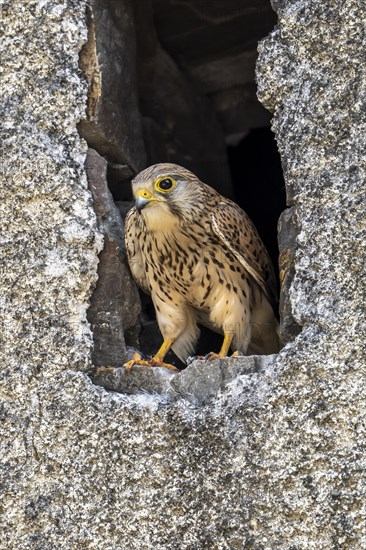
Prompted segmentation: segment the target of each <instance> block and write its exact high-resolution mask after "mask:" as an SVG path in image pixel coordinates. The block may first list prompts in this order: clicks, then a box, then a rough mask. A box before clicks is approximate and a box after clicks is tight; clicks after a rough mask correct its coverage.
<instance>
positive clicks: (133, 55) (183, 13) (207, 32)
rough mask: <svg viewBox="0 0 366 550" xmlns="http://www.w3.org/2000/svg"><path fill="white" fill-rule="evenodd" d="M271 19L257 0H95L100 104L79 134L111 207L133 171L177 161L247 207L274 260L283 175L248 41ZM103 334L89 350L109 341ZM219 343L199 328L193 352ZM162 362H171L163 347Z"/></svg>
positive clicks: (144, 346) (149, 311)
mask: <svg viewBox="0 0 366 550" xmlns="http://www.w3.org/2000/svg"><path fill="white" fill-rule="evenodd" d="M274 25H275V14H274V12H273V11H272V10H271V7H270V5H269V3H268V2H267V1H266V0H253V1H252V2H246V5H245V6H244V7H243V5H242V1H241V0H230V1H229V2H227V3H225V6H223V4H222V1H221V0H213V1H211V2H206V1H203V0H196V1H195V2H187V3H185V2H181V3H174V2H170V1H168V0H154V1H147V0H146V1H144V0H143V1H141V2H138V3H134V6H133V7H131V4H130V3H129V2H123V1H119V2H117V1H112V0H111V1H107V0H95V1H94V2H93V3H92V8H91V13H90V17H89V29H90V28H91V26H92V27H93V32H90V35H91V38H92V42H93V44H92V46H91V47H92V49H93V48H94V50H95V58H96V59H97V60H98V62H99V69H98V70H99V72H100V73H101V74H100V81H101V83H102V85H101V89H100V94H101V95H100V97H99V103H100V108H99V111H98V109H97V110H96V111H95V114H94V118H93V117H92V120H91V125H90V124H89V129H88V127H87V124H86V125H85V124H84V125H83V127H82V128H81V134H82V135H83V136H84V137H85V138H86V139H87V141H88V143H89V145H90V146H91V147H93V148H94V149H96V150H97V151H98V152H99V153H100V154H101V155H102V156H103V157H104V158H105V159H106V160H107V161H108V165H107V168H106V170H107V180H108V184H109V189H110V191H111V193H112V195H113V198H114V200H115V202H116V204H117V205H118V207H119V208H120V211H121V212H122V213H124V212H126V208H127V206H126V205H127V202H128V201H129V200H131V198H132V195H131V189H130V181H131V179H132V177H133V175H134V174H135V173H137V172H138V171H140V170H141V169H143V168H144V167H146V166H148V165H151V164H155V163H158V162H173V163H177V164H181V165H182V166H185V167H187V168H188V169H190V170H192V171H193V172H194V173H195V174H197V176H199V177H200V179H201V180H202V181H205V182H206V183H208V184H210V185H211V186H212V187H214V188H216V189H217V190H218V191H219V192H220V193H222V194H223V195H225V196H227V197H229V198H232V199H234V200H235V201H236V202H237V203H238V204H239V205H240V206H241V207H242V208H243V209H244V210H245V211H246V212H247V213H248V215H249V216H250V217H251V218H252V220H253V221H254V223H255V225H256V227H257V229H258V231H259V233H260V235H261V237H262V240H263V241H264V243H265V245H266V246H267V248H268V251H269V254H270V256H271V258H272V261H273V263H274V266H275V268H276V267H277V266H278V264H277V258H278V247H277V230H276V225H277V220H278V217H279V215H280V213H281V211H282V210H283V209H284V208H285V192H284V183H283V178H282V171H281V165H280V159H279V155H278V152H277V148H276V144H275V140H274V135H273V134H272V132H271V130H270V127H269V124H270V114H269V113H268V112H267V111H266V110H265V109H264V108H263V107H262V106H261V105H260V103H259V102H258V100H257V98H256V86H255V82H254V67H255V61H256V56H257V52H256V48H257V42H258V40H260V39H261V38H262V37H263V36H266V35H267V34H268V33H269V32H270V31H271V29H272V28H273V26H274ZM89 49H90V40H89ZM116 68H117V70H116ZM93 70H94V69H93ZM89 72H90V71H89ZM84 74H85V71H84ZM89 81H90V76H89ZM89 92H90V86H89ZM103 94H104V95H103ZM126 113H127V114H128V116H127V115H126ZM112 115H113V116H112ZM126 117H127V118H126ZM90 128H91V129H90ZM139 132H140V134H141V136H140V137H139ZM277 275H278V272H277ZM141 300H142V317H141V319H142V332H141V335H140V349H141V350H142V351H143V352H145V353H146V354H148V355H151V354H153V353H154V352H155V351H156V350H157V348H158V347H159V345H160V343H161V335H160V333H159V331H158V329H157V326H156V322H155V313H154V309H153V306H152V303H151V300H150V299H149V298H148V297H146V296H144V295H141ZM91 324H92V325H93V321H91ZM132 334H135V333H134V332H133V331H132ZM126 335H127V336H128V331H125V334H124V337H125V340H126ZM108 338H109V340H108ZM108 338H107V340H108V341H107V340H105V342H104V343H103V342H101V343H100V342H99V344H98V345H99V348H103V346H108V347H109V348H111V347H113V345H114V343H113V336H109V337H108ZM127 340H128V337H127ZM135 341H136V340H135V337H134V336H133V338H131V339H130V341H128V342H127V343H128V344H131V343H132V344H133V343H134V342H135ZM221 341H222V337H221V336H217V335H214V334H213V333H211V332H209V331H207V329H204V330H203V335H202V338H201V340H200V345H199V347H198V349H197V353H198V354H205V353H206V352H208V351H212V350H218V349H219V348H220V344H221ZM168 361H169V362H172V363H175V364H178V365H179V363H178V361H177V360H176V358H175V356H174V355H171V356H170V357H168ZM98 362H99V364H103V353H102V354H101V358H99V360H98ZM112 363H113V361H110V360H109V361H108V364H112ZM179 366H180V367H182V366H183V365H181V364H180V365H179Z"/></svg>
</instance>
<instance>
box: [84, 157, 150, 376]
mask: <svg viewBox="0 0 366 550" xmlns="http://www.w3.org/2000/svg"><path fill="white" fill-rule="evenodd" d="M85 168H86V171H87V174H88V182H89V189H90V191H91V194H92V197H93V205H94V210H95V213H96V216H97V222H98V229H99V231H100V233H101V234H102V235H103V250H102V251H101V252H100V254H99V265H98V282H97V285H96V288H95V290H94V292H93V295H92V297H91V303H90V308H89V309H88V320H89V322H90V325H91V329H92V331H93V340H94V347H93V354H92V360H93V364H94V365H95V366H98V367H99V366H106V365H108V366H111V367H118V366H120V365H122V364H123V363H124V362H125V361H126V360H127V358H128V353H127V349H126V346H127V345H130V346H135V347H137V346H138V334H139V314H140V312H141V304H140V298H139V293H138V290H137V288H136V285H135V283H134V281H133V279H132V275H131V273H130V270H129V267H128V262H127V257H126V252H125V246H124V226H123V221H122V216H121V214H120V212H119V210H118V208H117V206H116V205H115V204H114V202H113V198H112V195H111V193H110V191H109V189H108V184H107V179H106V174H107V161H106V160H104V158H102V157H101V156H100V155H99V154H98V153H97V152H96V151H94V150H93V149H89V150H88V154H87V158H86V163H85Z"/></svg>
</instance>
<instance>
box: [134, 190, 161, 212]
mask: <svg viewBox="0 0 366 550" xmlns="http://www.w3.org/2000/svg"><path fill="white" fill-rule="evenodd" d="M135 196H136V202H135V205H136V208H137V211H138V212H139V213H140V212H141V210H142V209H143V208H145V206H147V205H148V204H149V203H150V202H152V201H158V200H159V199H157V198H155V197H154V196H153V195H152V193H150V191H148V190H147V189H139V190H138V191H137V193H136V195H135Z"/></svg>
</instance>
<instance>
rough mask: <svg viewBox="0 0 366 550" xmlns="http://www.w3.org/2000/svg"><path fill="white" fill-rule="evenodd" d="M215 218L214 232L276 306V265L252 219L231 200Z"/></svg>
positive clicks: (226, 200) (215, 211)
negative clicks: (274, 266) (273, 263)
mask: <svg viewBox="0 0 366 550" xmlns="http://www.w3.org/2000/svg"><path fill="white" fill-rule="evenodd" d="M211 219H212V229H213V231H214V233H215V234H216V235H217V236H218V237H219V238H220V239H221V241H222V243H223V244H224V245H225V246H226V247H227V248H228V249H229V250H230V252H231V253H232V254H234V255H235V257H236V258H237V260H239V262H240V263H241V265H242V266H243V267H244V269H245V270H246V271H247V272H248V273H249V274H250V275H251V276H252V277H253V279H254V280H255V281H256V282H257V283H258V285H259V286H260V287H261V289H262V290H263V292H264V293H265V295H266V296H267V298H268V300H269V302H270V303H271V305H272V306H273V307H275V306H276V304H277V289H276V278H275V275H274V271H273V266H272V262H271V260H270V258H269V256H268V252H267V250H266V248H265V246H264V244H263V243H262V241H261V239H260V237H259V235H258V233H257V230H256V228H255V227H254V224H253V222H252V221H251V219H250V218H249V217H248V216H247V214H246V213H245V212H243V210H242V209H241V208H239V206H238V205H237V204H235V203H234V202H232V201H230V200H229V199H224V200H222V201H221V202H220V203H219V205H218V206H217V207H216V209H215V210H214V212H213V214H212V218H211Z"/></svg>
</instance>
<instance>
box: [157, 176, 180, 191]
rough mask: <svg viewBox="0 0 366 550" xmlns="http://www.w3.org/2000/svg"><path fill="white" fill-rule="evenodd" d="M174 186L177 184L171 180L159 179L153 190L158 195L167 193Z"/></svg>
mask: <svg viewBox="0 0 366 550" xmlns="http://www.w3.org/2000/svg"><path fill="white" fill-rule="evenodd" d="M176 184H177V182H176V181H175V180H174V179H173V178H170V177H168V178H161V179H158V180H156V182H155V189H156V190H157V191H160V193H168V191H170V190H171V189H173V187H175V185H176Z"/></svg>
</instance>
